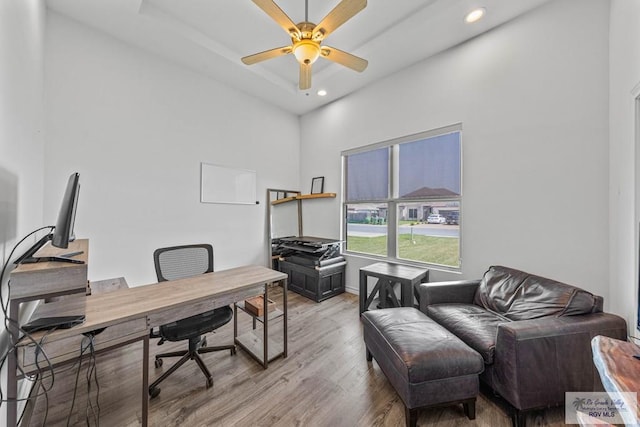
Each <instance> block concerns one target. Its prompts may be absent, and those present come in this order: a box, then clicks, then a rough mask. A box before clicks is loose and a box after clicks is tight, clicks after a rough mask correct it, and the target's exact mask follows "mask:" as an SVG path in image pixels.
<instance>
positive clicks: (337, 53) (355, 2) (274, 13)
mask: <svg viewBox="0 0 640 427" xmlns="http://www.w3.org/2000/svg"><path fill="white" fill-rule="evenodd" d="M252 1H253V2H254V3H255V4H256V5H257V6H258V7H259V8H260V9H262V10H263V11H264V12H265V13H266V14H267V15H269V16H270V17H271V18H272V19H273V20H274V21H276V23H278V25H280V26H281V27H282V28H283V29H284V30H285V31H286V32H287V34H288V35H289V36H290V37H291V43H292V44H291V46H283V47H278V48H275V49H270V50H265V51H264V52H260V53H256V54H253V55H249V56H245V57H244V58H242V62H244V63H245V64H247V65H252V64H255V63H257V62H261V61H265V60H267V59H272V58H276V57H278V56H283V55H288V54H290V53H293V55H294V56H295V57H296V60H297V61H298V62H299V63H300V82H299V85H298V86H299V87H300V89H301V90H305V89H309V88H310V87H311V64H313V63H314V62H315V61H316V59H318V58H319V57H322V58H325V59H328V60H330V61H333V62H336V63H338V64H340V65H344V66H345V67H348V68H351V69H352V70H355V71H358V72H362V71H364V69H365V68H367V65H368V62H367V60H366V59H362V58H359V57H357V56H355V55H352V54H350V53H347V52H344V51H342V50H340V49H336V48H335V47H329V46H321V43H322V41H323V40H324V39H325V38H326V37H327V36H328V35H329V34H331V33H332V32H333V31H335V29H336V28H338V27H339V26H341V25H342V24H344V23H345V22H347V21H348V20H349V19H351V18H353V17H354V16H355V15H356V14H357V13H358V12H360V11H361V10H362V9H364V8H365V7H366V6H367V0H342V1H341V2H340V3H338V5H337V6H336V7H335V8H333V10H332V11H331V12H329V13H328V14H327V16H325V17H324V18H323V19H322V21H320V23H319V24H318V25H316V24H314V23H312V22H309V16H308V15H309V7H308V6H309V4H308V0H305V20H304V21H303V22H300V23H299V24H294V23H293V21H292V20H291V18H289V17H288V16H287V14H286V13H284V12H283V11H282V9H280V7H279V6H278V5H277V4H276V3H275V2H274V1H273V0H252Z"/></svg>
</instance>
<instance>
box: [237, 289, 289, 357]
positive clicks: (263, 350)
mask: <svg viewBox="0 0 640 427" xmlns="http://www.w3.org/2000/svg"><path fill="white" fill-rule="evenodd" d="M278 283H281V284H282V310H280V309H278V308H276V309H275V310H272V311H268V309H267V307H268V304H267V301H268V299H269V288H271V287H273V286H276V285H277V284H278ZM262 298H263V307H265V310H264V313H263V315H262V316H258V315H255V314H253V313H252V312H250V311H248V310H247V308H246V307H245V303H244V301H238V302H235V303H234V304H233V337H234V343H235V344H236V345H238V346H239V347H240V348H242V349H243V350H244V351H246V352H247V353H248V354H249V355H250V356H251V357H253V358H254V359H255V360H256V361H257V362H258V363H260V364H261V365H262V366H263V367H264V369H267V367H268V366H269V362H271V361H273V360H275V359H277V358H278V357H287V279H283V280H281V281H280V282H274V283H267V284H265V285H264V292H263V294H262ZM238 309H239V311H238ZM239 312H243V313H246V314H247V315H248V316H250V317H251V318H252V322H253V330H250V331H248V332H245V333H242V334H239V333H238V313H239ZM280 318H282V322H283V325H282V329H283V337H282V341H278V340H276V339H274V338H272V337H271V336H270V335H269V323H270V322H272V321H274V320H277V319H280ZM256 322H259V323H262V332H263V333H262V337H260V336H258V335H257V333H256ZM265 354H266V357H265Z"/></svg>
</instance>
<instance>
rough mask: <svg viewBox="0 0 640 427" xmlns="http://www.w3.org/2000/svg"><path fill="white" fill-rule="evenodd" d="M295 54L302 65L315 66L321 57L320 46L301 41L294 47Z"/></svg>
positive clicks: (308, 41) (309, 41)
mask: <svg viewBox="0 0 640 427" xmlns="http://www.w3.org/2000/svg"><path fill="white" fill-rule="evenodd" d="M293 54H294V55H295V57H296V59H297V60H298V62H299V63H301V64H313V63H314V62H316V59H318V57H319V56H320V46H319V45H318V43H316V42H314V41H311V40H306V39H305V40H300V41H299V42H297V43H295V44H294V45H293Z"/></svg>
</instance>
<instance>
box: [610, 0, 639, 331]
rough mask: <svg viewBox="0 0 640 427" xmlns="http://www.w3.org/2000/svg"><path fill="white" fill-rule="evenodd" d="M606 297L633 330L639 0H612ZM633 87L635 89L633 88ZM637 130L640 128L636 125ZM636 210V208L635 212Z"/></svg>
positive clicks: (635, 263) (635, 297)
mask: <svg viewBox="0 0 640 427" xmlns="http://www.w3.org/2000/svg"><path fill="white" fill-rule="evenodd" d="M609 48H610V61H611V64H610V83H609V88H610V114H609V121H610V122H609V123H610V132H609V140H610V152H609V156H610V159H609V164H610V180H611V181H610V197H609V200H610V218H611V226H610V241H611V244H610V246H611V251H610V255H609V259H610V265H611V274H610V286H611V288H610V293H609V295H610V301H611V308H612V310H613V311H615V312H617V313H619V314H620V315H622V316H623V317H624V318H625V319H626V320H627V323H628V326H629V330H630V331H632V334H633V335H637V332H634V331H635V330H636V326H635V325H636V307H637V301H638V296H637V292H638V291H637V289H638V270H637V260H638V255H637V250H638V249H637V242H638V234H639V230H638V228H637V227H636V224H638V220H639V219H640V194H639V193H638V191H639V190H640V185H638V176H640V175H638V170H639V169H640V161H639V160H638V153H640V151H639V150H638V145H637V142H635V141H640V139H637V140H634V138H640V137H638V136H634V126H635V122H634V114H635V113H634V108H635V107H634V96H636V97H637V96H640V1H638V0H633V1H629V0H613V1H612V3H611V32H610V43H609ZM634 89H635V90H634ZM639 132H640V130H639ZM634 212H635V213H634Z"/></svg>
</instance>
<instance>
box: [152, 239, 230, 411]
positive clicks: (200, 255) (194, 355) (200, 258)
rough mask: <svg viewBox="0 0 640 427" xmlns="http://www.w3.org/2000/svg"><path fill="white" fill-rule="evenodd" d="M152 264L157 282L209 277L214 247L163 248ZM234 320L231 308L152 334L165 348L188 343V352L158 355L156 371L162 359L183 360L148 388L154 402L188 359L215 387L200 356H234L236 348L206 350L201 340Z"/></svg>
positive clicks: (179, 321)
mask: <svg viewBox="0 0 640 427" xmlns="http://www.w3.org/2000/svg"><path fill="white" fill-rule="evenodd" d="M153 260H154V263H155V266H156V275H157V276H158V282H164V281H167V280H176V279H182V278H185V277H191V276H196V275H198V274H204V273H210V272H212V271H213V247H212V246H211V245H209V244H200V245H185V246H173V247H169V248H161V249H157V250H156V251H155V252H154V253H153ZM232 318H233V310H232V309H231V307H229V306H226V307H220V308H216V309H215V310H211V311H207V312H206V313H202V314H198V315H196V316H191V317H188V318H186V319H182V320H178V321H175V322H172V323H168V324H166V325H162V326H160V330H159V332H158V333H157V335H154V333H152V336H157V337H160V338H161V340H160V342H159V343H158V344H162V343H163V342H164V341H183V340H189V349H188V350H183V351H174V352H170V353H162V354H158V355H156V359H155V366H156V368H159V367H161V366H162V358H165V357H180V360H178V361H177V362H176V363H175V364H174V365H173V366H172V367H171V368H169V370H167V371H166V372H164V373H163V374H162V375H161V376H160V378H158V379H157V380H155V381H154V382H153V384H151V385H150V386H149V395H150V396H151V398H154V397H156V396H158V394H160V388H159V387H158V384H160V383H161V382H162V381H164V380H165V378H167V377H168V376H169V375H171V374H172V373H173V372H175V370H176V369H178V368H179V367H180V366H182V365H183V364H184V363H185V362H186V361H187V360H189V359H191V360H195V361H196V363H197V364H198V366H199V367H200V369H201V370H202V372H203V373H204V375H205V376H206V377H207V388H209V387H211V386H213V377H212V376H211V372H209V369H207V367H206V366H205V364H204V362H203V361H202V358H201V357H200V354H202V353H210V352H212V351H221V350H230V351H231V354H232V355H233V354H235V353H236V346H235V345H223V346H218V347H207V341H206V338H202V337H201V336H202V335H203V334H205V333H207V332H211V331H213V330H214V329H218V328H219V327H220V326H222V325H225V324H226V323H229V322H230V321H231V319H232Z"/></svg>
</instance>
